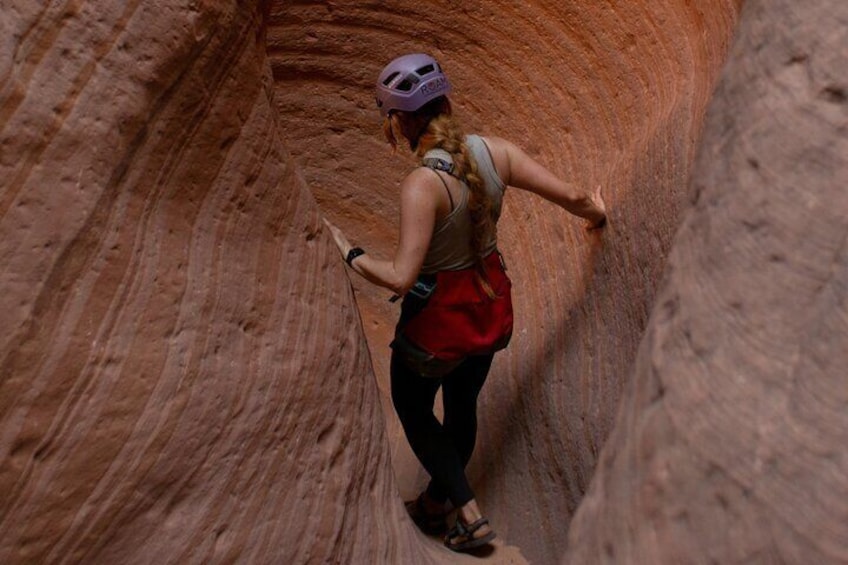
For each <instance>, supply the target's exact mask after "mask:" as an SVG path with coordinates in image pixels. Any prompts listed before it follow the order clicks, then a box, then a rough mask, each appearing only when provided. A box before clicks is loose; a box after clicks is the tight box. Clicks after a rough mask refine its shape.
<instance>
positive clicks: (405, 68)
mask: <svg viewBox="0 0 848 565" xmlns="http://www.w3.org/2000/svg"><path fill="white" fill-rule="evenodd" d="M450 89H451V87H450V83H449V82H448V79H447V77H446V76H445V75H444V73H443V72H442V70H441V68H440V66H439V64H438V63H437V62H436V60H435V59H433V58H432V57H430V56H428V55H424V54H412V55H405V56H402V57H399V58H397V59H395V60H394V61H392V62H391V63H389V65H387V66H386V68H385V69H384V70H383V72H382V73H381V74H380V77H379V79H378V82H377V106H378V107H379V109H380V112H381V114H382V116H383V117H384V125H383V130H384V133H385V135H386V138H387V140H388V141H389V143H390V144H391V145H392V147H393V149H396V147H397V143H398V139H399V138H401V137H402V138H404V139H405V140H406V141H407V142H408V143H409V147H410V149H411V150H412V151H413V152H414V153H415V154H416V155H417V156H419V157H421V158H422V164H424V165H425V166H422V167H419V168H416V169H415V170H413V171H412V172H411V173H409V175H408V176H407V177H406V178H405V179H404V180H403V181H402V182H401V185H400V238H399V243H398V247H397V250H396V252H395V255H394V257H393V258H392V259H379V258H377V257H373V256H372V255H370V254H367V253H365V251H363V250H362V249H361V248H358V247H353V246H352V245H351V244H350V243H349V241H348V239H347V238H346V237H345V236H344V234H343V233H342V232H341V231H340V230H339V229H338V228H336V227H335V226H333V225H331V224H329V223H327V225H328V227H329V228H330V230H331V233H332V235H333V238H334V240H335V242H336V244H337V245H338V247H339V250H340V251H341V254H342V256H343V257H344V258H345V259H346V261H347V263H348V264H349V265H350V267H351V268H352V269H353V270H354V271H356V272H357V273H359V274H360V275H362V276H363V277H365V278H366V279H368V280H369V281H371V282H372V283H375V284H378V285H380V286H383V287H386V288H389V289H391V290H393V291H394V292H395V293H396V294H397V295H399V296H404V303H403V305H402V311H401V321H400V322H399V325H398V335H399V336H400V335H401V334H402V333H403V329H404V327H405V325H406V324H407V323H408V322H409V320H410V318H414V317H415V316H416V315H418V312H419V311H420V310H421V309H422V308H423V309H426V308H427V300H426V299H422V298H421V296H422V292H421V288H423V289H424V294H426V293H427V292H429V291H430V287H431V286H432V285H431V284H430V283H431V282H432V277H433V275H436V274H439V273H443V274H444V273H446V272H453V271H456V272H460V271H462V270H465V269H472V268H474V267H475V266H480V265H481V264H482V262H483V261H484V258H485V257H491V256H492V254H493V253H497V250H496V247H497V232H496V223H497V220H498V217H499V216H500V210H501V202H502V198H503V193H504V190H505V188H506V186H507V185H509V186H514V187H517V188H521V189H524V190H528V191H531V192H533V193H535V194H538V195H540V196H542V197H544V198H546V199H548V200H550V201H552V202H554V203H556V204H559V205H560V206H562V207H563V208H565V209H566V210H568V211H569V212H571V213H573V214H575V215H577V216H580V217H582V218H585V219H586V220H587V221H588V226H587V227H588V228H589V229H595V228H600V227H602V226H603V225H604V223H605V221H606V214H605V208H604V203H603V201H602V199H601V197H600V191H599V190H597V191H595V192H594V194H589V193H587V192H584V191H582V190H579V189H577V188H576V187H574V186H572V185H570V184H567V183H565V182H563V181H561V180H560V179H558V178H557V177H556V176H554V175H553V174H552V173H551V172H550V171H548V170H547V169H546V168H544V167H543V166H542V165H540V164H539V163H537V162H536V161H534V160H533V159H532V158H531V157H529V156H528V155H527V154H526V153H524V152H523V151H522V150H521V149H519V148H518V147H516V146H515V145H513V144H512V143H510V142H509V141H506V140H504V139H500V138H497V137H485V138H483V137H479V136H475V135H469V136H465V135H464V134H463V132H462V130H461V128H460V126H459V123H458V122H457V120H456V119H455V118H454V116H453V115H452V113H451V105H450V102H449V100H448V98H447V95H448V94H449V92H450ZM428 277H429V278H428ZM416 283H418V285H416ZM413 285H416V286H415V291H414V292H413V293H410V292H409V291H410V290H411V289H413ZM408 293H409V294H408ZM398 341H399V340H398V339H396V340H395V342H393V344H392V348H393V351H392V359H391V390H392V401H393V403H394V406H395V409H396V410H397V413H398V416H399V418H400V421H401V424H402V425H403V429H404V432H405V433H406V437H407V439H408V440H409V443H410V446H411V447H412V449H413V451H414V453H415V455H416V456H417V457H418V459H419V460H420V462H421V463H422V465H423V466H424V468H425V469H426V470H427V472H428V473H429V474H430V477H431V480H430V483H429V485H428V487H427V489H426V490H425V491H424V492H423V493H421V495H420V496H419V497H418V498H417V499H416V500H415V501H412V502H410V503H407V509H408V510H409V512H410V514H411V516H412V517H413V519H414V520H415V522H416V524H418V525H419V527H421V528H422V529H424V530H425V531H427V532H428V533H435V532H439V531H444V530H445V529H447V526H446V524H445V520H446V515H447V512H446V505H447V503H448V502H450V503H451V504H452V506H453V507H454V508H455V509H456V510H457V516H456V523H455V526H454V527H453V528H452V529H451V530H450V531H449V532H448V533H447V536H446V537H445V545H446V546H447V547H448V548H450V549H452V550H454V551H466V550H469V549H472V548H475V547H479V546H481V545H485V544H487V543H489V542H490V541H491V540H492V539H494V537H495V533H494V531H493V530H492V528H491V527H490V526H489V523H488V521H487V520H486V519H485V518H484V517H483V514H482V512H481V510H480V507H479V505H478V504H477V502H476V500H475V498H474V493H473V491H472V490H471V487H470V486H469V484H468V480H467V478H466V476H465V466H466V465H467V464H468V462H469V460H470V458H471V454H472V452H473V450H474V444H475V440H476V435H477V396H478V394H479V392H480V389H481V388H482V386H483V383H484V382H485V380H486V375H487V374H488V371H489V367H490V366H491V363H492V358H493V356H494V349H497V348H496V347H493V348H492V349H493V350H492V351H485V352H482V353H477V354H473V355H469V356H467V357H464V358H462V359H460V360H459V361H457V362H455V363H453V364H452V365H451V370H450V372H448V373H447V374H446V375H444V376H441V377H439V378H432V377H428V376H424V373H425V371H424V370H423V369H422V368H421V367H420V366H418V365H416V364H415V363H412V362H410V359H409V357H408V356H407V355H405V354H404V352H403V348H402V347H400V346H399V345H398ZM502 345H503V344H502ZM439 387H441V388H442V396H443V404H444V417H443V423H439V421H438V420H437V418H436V416H435V415H434V413H433V403H434V400H435V395H436V392H437V391H438V389H439Z"/></svg>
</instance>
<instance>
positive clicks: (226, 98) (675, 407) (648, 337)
mask: <svg viewBox="0 0 848 565" xmlns="http://www.w3.org/2000/svg"><path fill="white" fill-rule="evenodd" d="M0 31H2V32H3V33H2V34H0V37H2V40H0V41H2V43H3V45H2V47H0V319H1V320H2V324H0V563H4V564H6V563H9V564H19V563H20V564H24V563H180V564H182V563H268V564H272V563H273V564H289V563H293V564H313V563H315V564H319V563H353V564H360V563H362V564H371V563H377V564H383V563H386V564H396V563H397V564H418V563H420V564H425V563H434V564H436V563H454V562H456V563H478V562H481V563H483V562H485V563H496V564H507V563H509V564H523V563H534V564H553V563H557V564H569V565H578V564H579V565H582V564H593V563H609V564H636V565H643V564H684V563H687V564H688V563H704V564H706V563H721V564H732V563H740V564H741V563H762V564H771V563H793V564H799V565H806V564H813V563H815V564H830V563H848V450H846V446H848V308H846V299H847V298H848V245H846V241H848V222H846V218H848V196H846V189H845V186H846V184H848V136H846V133H848V104H847V103H846V91H848V82H846V81H847V80H848V79H846V77H848V73H846V70H848V3H845V2H844V0H813V1H810V2H803V3H802V2H791V1H789V0H771V1H769V2H766V1H765V0H747V1H744V2H743V1H742V0H699V1H698V2H693V1H692V0H656V1H653V2H648V1H638V2H622V1H614V0H612V1H603V2H585V1H584V2H554V1H553V0H528V1H526V2H517V3H506V2H485V1H482V0H469V1H467V2H462V3H452V2H446V1H442V0H433V1H430V2H412V1H408V0H401V1H399V2H394V3H379V2H350V1H344V0H338V1H335V0H328V1H289V2H286V1H282V0H252V1H251V0H154V1H149V2H141V1H140V0H127V1H126V2H105V1H102V0H89V1H86V0H55V1H54V0H48V1H44V2H32V1H30V0H7V1H4V3H3V9H2V13H0ZM409 52H427V53H430V54H432V55H433V56H435V57H436V58H437V59H438V60H439V62H440V63H441V64H442V66H443V68H444V70H445V72H446V73H447V75H448V76H449V77H450V78H451V81H452V84H453V93H452V96H451V98H452V102H453V107H454V112H455V114H456V115H457V116H458V117H459V119H460V120H461V121H462V123H463V125H464V127H465V128H466V130H467V131H468V132H476V133H480V134H481V135H484V136H485V135H496V136H502V137H505V138H508V139H510V140H512V141H514V142H516V143H517V144H518V145H520V146H522V147H523V148H524V149H525V150H526V151H527V152H528V153H529V154H531V155H532V156H533V157H535V158H536V159H537V160H539V161H540V162H541V163H543V164H544V165H546V166H547V167H549V168H550V169H551V170H552V171H554V172H555V173H556V174H557V175H559V176H561V177H563V178H566V179H568V180H569V181H571V182H573V183H575V184H577V185H580V186H585V187H596V186H600V187H601V188H602V191H603V195H604V199H605V201H606V204H607V207H608V213H609V222H608V224H607V226H606V227H605V228H604V229H603V230H602V231H600V232H591V233H589V232H587V231H586V230H585V229H584V224H583V223H582V221H581V220H580V219H579V218H576V217H574V216H571V215H569V214H568V213H566V212H564V211H563V210H562V209H560V208H558V207H556V206H554V205H552V204H550V203H549V202H546V201H544V200H542V199H540V198H538V197H536V196H533V195H531V194H529V193H526V192H519V191H517V190H514V189H510V190H507V193H506V197H505V200H504V210H503V216H502V218H501V221H500V223H499V226H498V229H499V247H500V250H501V251H502V252H503V254H504V257H505V261H506V263H507V266H508V269H509V274H510V277H511V278H512V282H513V300H514V305H515V330H514V334H513V338H512V342H511V344H510V346H509V347H508V348H507V349H506V350H504V351H502V352H499V353H498V354H497V355H496V356H495V361H494V364H493V367H492V370H491V373H490V374H489V377H488V380H487V383H486V386H485V387H484V388H483V392H482V394H481V397H480V400H479V432H478V441H477V448H476V451H475V453H474V457H473V459H472V461H471V463H470V465H469V467H468V475H469V478H470V480H471V483H472V486H473V487H474V489H475V492H476V494H477V497H478V500H480V502H481V506H482V508H483V509H484V512H485V513H486V515H487V517H488V518H489V519H490V520H491V523H492V526H493V527H494V529H495V530H496V531H497V533H498V538H497V539H496V540H495V542H494V544H493V547H492V548H491V549H490V551H489V552H488V553H487V554H485V555H460V554H456V553H452V552H450V551H449V550H447V549H446V548H445V547H443V545H442V543H441V540H440V539H439V538H437V537H431V536H427V535H425V534H423V533H421V532H420V531H418V529H417V528H416V527H415V525H414V524H413V522H412V521H411V520H410V518H409V517H408V515H407V513H406V510H405V508H404V504H403V501H404V500H409V499H411V498H413V497H414V496H415V495H416V494H417V493H418V492H419V491H420V489H421V488H422V487H423V486H424V485H425V484H426V474H425V473H424V471H423V470H422V469H421V467H420V465H419V463H418V461H417V460H416V459H415V457H414V456H413V455H412V452H411V450H410V448H409V446H408V444H407V442H406V439H405V437H404V435H403V432H402V430H401V429H400V426H399V423H398V421H397V417H396V415H395V413H394V410H393V407H392V404H391V398H390V393H389V376H388V372H389V369H388V360H389V351H390V350H389V347H388V344H389V342H390V341H391V339H392V335H393V332H394V324H395V322H396V319H397V316H398V312H399V304H398V303H394V302H390V301H389V297H390V295H391V293H390V292H389V291H387V290H386V289H383V288H379V287H376V286H374V285H371V284H369V283H367V282H366V281H364V280H363V279H362V278H361V277H358V276H357V275H356V274H355V273H353V272H352V271H351V270H350V269H348V268H347V267H346V266H345V264H344V261H343V260H342V258H341V257H340V256H339V253H338V251H337V249H336V246H335V245H334V243H333V241H332V238H331V237H330V236H329V232H328V230H327V229H326V228H325V226H324V223H323V221H322V220H323V218H328V219H329V220H331V221H332V222H333V223H335V224H337V225H339V226H340V227H341V228H343V229H344V231H345V233H346V234H347V235H348V236H349V237H350V238H351V239H352V240H353V241H354V242H355V243H356V244H358V245H361V246H362V247H364V248H366V249H367V250H368V253H373V254H375V255H377V256H382V257H389V256H390V255H391V254H392V253H393V250H394V248H395V245H396V243H397V228H398V198H397V188H398V184H399V182H400V181H401V179H402V178H403V177H404V176H405V175H406V174H407V173H408V172H409V171H410V170H412V169H413V167H415V166H416V162H415V160H414V159H413V157H412V156H411V155H410V154H409V151H407V150H404V149H403V148H401V150H399V151H398V152H397V153H395V154H393V153H392V152H391V150H390V147H389V145H388V144H387V143H386V141H385V138H384V137H383V134H382V130H381V121H380V116H379V112H378V111H377V109H376V107H375V103H374V84H375V81H376V78H377V76H378V74H379V72H380V70H381V69H382V68H383V66H384V65H385V64H386V63H388V62H389V61H390V60H391V59H392V58H394V57H395V56H397V55H401V54H404V53H409Z"/></svg>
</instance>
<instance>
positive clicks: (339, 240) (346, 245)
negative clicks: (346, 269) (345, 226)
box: [324, 218, 353, 259]
mask: <svg viewBox="0 0 848 565" xmlns="http://www.w3.org/2000/svg"><path fill="white" fill-rule="evenodd" d="M324 223H325V224H326V225H327V228H328V229H329V230H330V235H332V236H333V241H335V242H336V246H337V247H338V248H339V252H340V253H341V254H342V259H346V258H347V254H348V252H349V251H350V250H351V248H352V247H353V246H352V245H351V244H350V242H349V241H348V240H347V237H345V234H344V233H342V230H340V229H339V228H337V227H336V226H334V225H333V224H331V223H330V222H329V221H328V220H327V218H324Z"/></svg>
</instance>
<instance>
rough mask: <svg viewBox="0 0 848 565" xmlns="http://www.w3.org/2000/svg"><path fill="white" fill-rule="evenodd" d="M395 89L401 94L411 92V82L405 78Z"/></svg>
mask: <svg viewBox="0 0 848 565" xmlns="http://www.w3.org/2000/svg"><path fill="white" fill-rule="evenodd" d="M395 88H396V89H397V90H400V91H401V92H409V91H410V90H412V81H410V80H409V79H408V78H405V79H403V80H402V81H400V83H399V84H398V85H397V86H396V87H395Z"/></svg>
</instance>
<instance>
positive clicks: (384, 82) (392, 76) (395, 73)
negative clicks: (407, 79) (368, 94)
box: [383, 71, 400, 86]
mask: <svg viewBox="0 0 848 565" xmlns="http://www.w3.org/2000/svg"><path fill="white" fill-rule="evenodd" d="M399 74H400V71H395V72H393V73H392V74H390V75H389V76H388V77H387V78H386V80H384V81H383V86H389V83H391V82H392V81H393V80H395V77H396V76H398V75H399Z"/></svg>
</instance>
